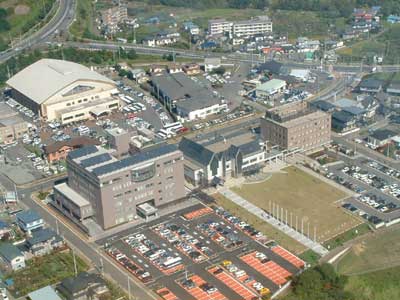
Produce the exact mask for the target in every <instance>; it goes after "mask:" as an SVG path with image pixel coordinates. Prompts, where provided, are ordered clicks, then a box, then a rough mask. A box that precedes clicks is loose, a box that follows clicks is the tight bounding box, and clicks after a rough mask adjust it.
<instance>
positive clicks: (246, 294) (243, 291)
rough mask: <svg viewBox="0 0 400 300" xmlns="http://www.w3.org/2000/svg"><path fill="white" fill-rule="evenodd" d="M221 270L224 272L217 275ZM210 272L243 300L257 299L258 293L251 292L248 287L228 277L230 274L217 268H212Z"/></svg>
mask: <svg viewBox="0 0 400 300" xmlns="http://www.w3.org/2000/svg"><path fill="white" fill-rule="evenodd" d="M219 270H222V272H219V273H216V272H218V271H219ZM208 272H209V273H211V274H212V275H213V276H214V277H215V278H217V279H218V280H220V281H221V282H222V283H224V284H225V285H227V286H228V287H229V288H230V289H232V290H233V291H235V292H236V293H237V294H239V295H240V296H241V297H242V298H243V299H245V300H251V299H254V298H257V294H256V293H254V292H251V291H250V290H249V289H248V288H247V287H244V286H243V285H242V284H241V283H239V282H238V281H237V280H235V279H234V278H233V277H231V276H230V275H228V273H227V272H225V271H224V270H223V269H221V268H220V267H217V266H215V267H212V268H210V269H208Z"/></svg>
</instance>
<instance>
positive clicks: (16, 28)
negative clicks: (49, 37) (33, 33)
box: [0, 0, 55, 43]
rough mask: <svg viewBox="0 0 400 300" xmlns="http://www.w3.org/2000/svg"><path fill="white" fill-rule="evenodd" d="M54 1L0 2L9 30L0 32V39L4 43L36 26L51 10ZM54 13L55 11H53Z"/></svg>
mask: <svg viewBox="0 0 400 300" xmlns="http://www.w3.org/2000/svg"><path fill="white" fill-rule="evenodd" d="M54 2H55V0H43V1H42V0H40V1H39V0H8V1H0V8H2V9H5V10H6V11H7V17H6V20H7V22H8V24H9V26H10V29H9V30H2V31H0V39H2V40H3V41H4V42H5V43H9V42H10V37H11V39H13V40H14V39H16V40H17V39H19V37H20V36H22V35H23V34H25V33H26V32H28V31H29V30H31V29H32V28H34V27H36V26H40V24H39V23H40V22H41V20H43V18H44V17H45V16H46V15H47V13H48V12H49V11H50V10H51V8H52V6H53V4H54ZM43 4H44V6H43ZM54 11H55V10H54Z"/></svg>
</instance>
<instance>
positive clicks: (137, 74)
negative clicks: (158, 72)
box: [130, 69, 148, 83]
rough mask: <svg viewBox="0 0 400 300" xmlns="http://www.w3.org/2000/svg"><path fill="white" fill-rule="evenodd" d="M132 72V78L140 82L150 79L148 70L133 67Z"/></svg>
mask: <svg viewBox="0 0 400 300" xmlns="http://www.w3.org/2000/svg"><path fill="white" fill-rule="evenodd" d="M130 73H131V75H130V76H131V78H132V79H133V80H135V81H136V82H138V83H142V82H145V81H147V80H148V77H147V75H146V71H145V70H143V69H133V70H131V71H130Z"/></svg>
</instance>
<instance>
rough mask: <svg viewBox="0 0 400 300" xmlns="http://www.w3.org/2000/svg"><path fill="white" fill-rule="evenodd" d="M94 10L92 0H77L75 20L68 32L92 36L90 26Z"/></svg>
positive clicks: (93, 17) (91, 25)
mask: <svg viewBox="0 0 400 300" xmlns="http://www.w3.org/2000/svg"><path fill="white" fill-rule="evenodd" d="M94 19H95V11H94V7H93V1H92V0H77V7H76V16H75V21H74V22H73V23H72V25H71V27H70V32H71V33H72V34H73V35H74V36H75V37H86V38H90V37H92V27H93V22H94Z"/></svg>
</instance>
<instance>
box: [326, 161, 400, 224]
mask: <svg viewBox="0 0 400 300" xmlns="http://www.w3.org/2000/svg"><path fill="white" fill-rule="evenodd" d="M341 159H342V162H339V163H337V164H335V165H334V166H330V167H329V168H328V172H329V173H328V174H327V177H329V178H330V179H332V180H335V181H336V182H338V183H339V184H342V185H343V186H345V187H347V188H349V189H351V190H353V191H354V192H356V193H357V195H358V196H356V197H353V198H352V199H349V201H347V203H346V204H345V205H344V208H346V209H348V210H349V211H351V212H353V213H356V214H358V215H360V216H362V217H363V218H364V219H366V220H368V221H370V222H371V223H373V224H375V225H377V224H379V223H381V222H382V221H386V222H390V221H392V220H394V219H396V218H398V217H400V210H399V208H400V181H399V179H398V176H400V173H399V172H398V171H397V170H395V169H392V168H390V167H388V166H384V165H382V164H381V163H378V162H376V161H373V160H371V159H367V158H365V157H358V158H354V159H351V158H346V157H341Z"/></svg>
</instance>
